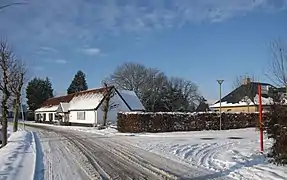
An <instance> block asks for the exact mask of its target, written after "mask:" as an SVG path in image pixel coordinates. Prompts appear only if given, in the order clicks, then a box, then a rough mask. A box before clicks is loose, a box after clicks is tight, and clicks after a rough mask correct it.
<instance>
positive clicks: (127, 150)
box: [27, 125, 230, 180]
mask: <svg viewBox="0 0 287 180" xmlns="http://www.w3.org/2000/svg"><path fill="white" fill-rule="evenodd" d="M27 128H28V129H29V130H32V131H34V132H35V134H36V138H37V139H38V141H39V145H40V146H41V147H40V151H42V153H43V157H42V159H40V161H41V162H42V170H38V171H39V173H40V174H41V173H42V176H43V177H44V178H43V179H49V180H52V179H68V180H72V179H75V180H76V179H103V180H105V179H123V180H128V179H155V180H156V179H195V180H199V179H230V177H226V176H225V177H224V175H223V174H221V173H217V172H211V171H208V170H205V169H200V168H198V167H192V166H187V165H185V164H182V163H179V162H176V161H173V160H170V159H167V158H164V157H162V156H159V155H156V154H154V153H151V152H147V151H145V150H142V149H139V148H137V147H134V146H131V145H129V144H127V143H125V142H124V141H123V140H120V139H119V138H116V137H107V136H102V135H95V134H91V133H85V132H78V131H72V130H66V129H64V128H56V127H50V126H42V125H41V126H37V125H33V126H32V125H29V127H27ZM151 140H152V139H151ZM41 162H40V164H41ZM38 163H39V162H38ZM38 167H41V165H39V166H38Z"/></svg>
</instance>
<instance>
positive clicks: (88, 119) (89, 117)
mask: <svg viewBox="0 0 287 180" xmlns="http://www.w3.org/2000/svg"><path fill="white" fill-rule="evenodd" d="M78 112H85V120H80V119H77V118H78V117H77V113H78ZM96 114H97V112H96V111H93V110H90V111H70V114H69V122H71V123H82V124H95V123H96V117H97V115H96Z"/></svg>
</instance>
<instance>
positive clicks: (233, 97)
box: [214, 82, 275, 104]
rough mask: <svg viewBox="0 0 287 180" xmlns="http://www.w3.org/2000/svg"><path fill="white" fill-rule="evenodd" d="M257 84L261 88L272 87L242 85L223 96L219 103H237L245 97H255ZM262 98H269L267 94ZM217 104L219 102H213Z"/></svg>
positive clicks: (254, 83) (251, 84)
mask: <svg viewBox="0 0 287 180" xmlns="http://www.w3.org/2000/svg"><path fill="white" fill-rule="evenodd" d="M258 84H260V85H261V86H270V87H274V86H272V85H271V84H268V83H260V82H250V84H248V85H245V84H243V85H241V86H239V87H238V88H236V89H235V90H233V91H232V92H230V93H229V94H227V95H226V96H224V97H223V98H222V99H221V102H227V103H238V102H239V101H241V100H242V99H243V98H244V97H245V96H249V97H255V96H256V94H258ZM274 88H275V87H274ZM246 93H248V94H246ZM262 96H263V97H265V98H267V97H269V95H268V94H263V95H262ZM218 102H219V100H218V101H217V102H215V103H214V104H216V103H218Z"/></svg>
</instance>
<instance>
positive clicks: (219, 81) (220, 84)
mask: <svg viewBox="0 0 287 180" xmlns="http://www.w3.org/2000/svg"><path fill="white" fill-rule="evenodd" d="M223 81H224V80H222V79H220V80H217V82H218V84H219V114H220V116H219V117H220V120H219V128H220V130H221V86H222V83H223Z"/></svg>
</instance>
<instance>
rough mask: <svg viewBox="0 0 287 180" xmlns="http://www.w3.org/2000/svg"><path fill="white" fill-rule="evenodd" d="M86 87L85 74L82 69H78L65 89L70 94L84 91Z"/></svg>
mask: <svg viewBox="0 0 287 180" xmlns="http://www.w3.org/2000/svg"><path fill="white" fill-rule="evenodd" d="M87 89H88V85H87V82H86V75H85V74H84V73H83V72H82V71H78V72H77V73H76V75H75V77H74V79H73V80H72V82H71V84H70V86H69V88H68V89H67V94H72V93H75V92H79V91H84V90H87Z"/></svg>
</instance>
